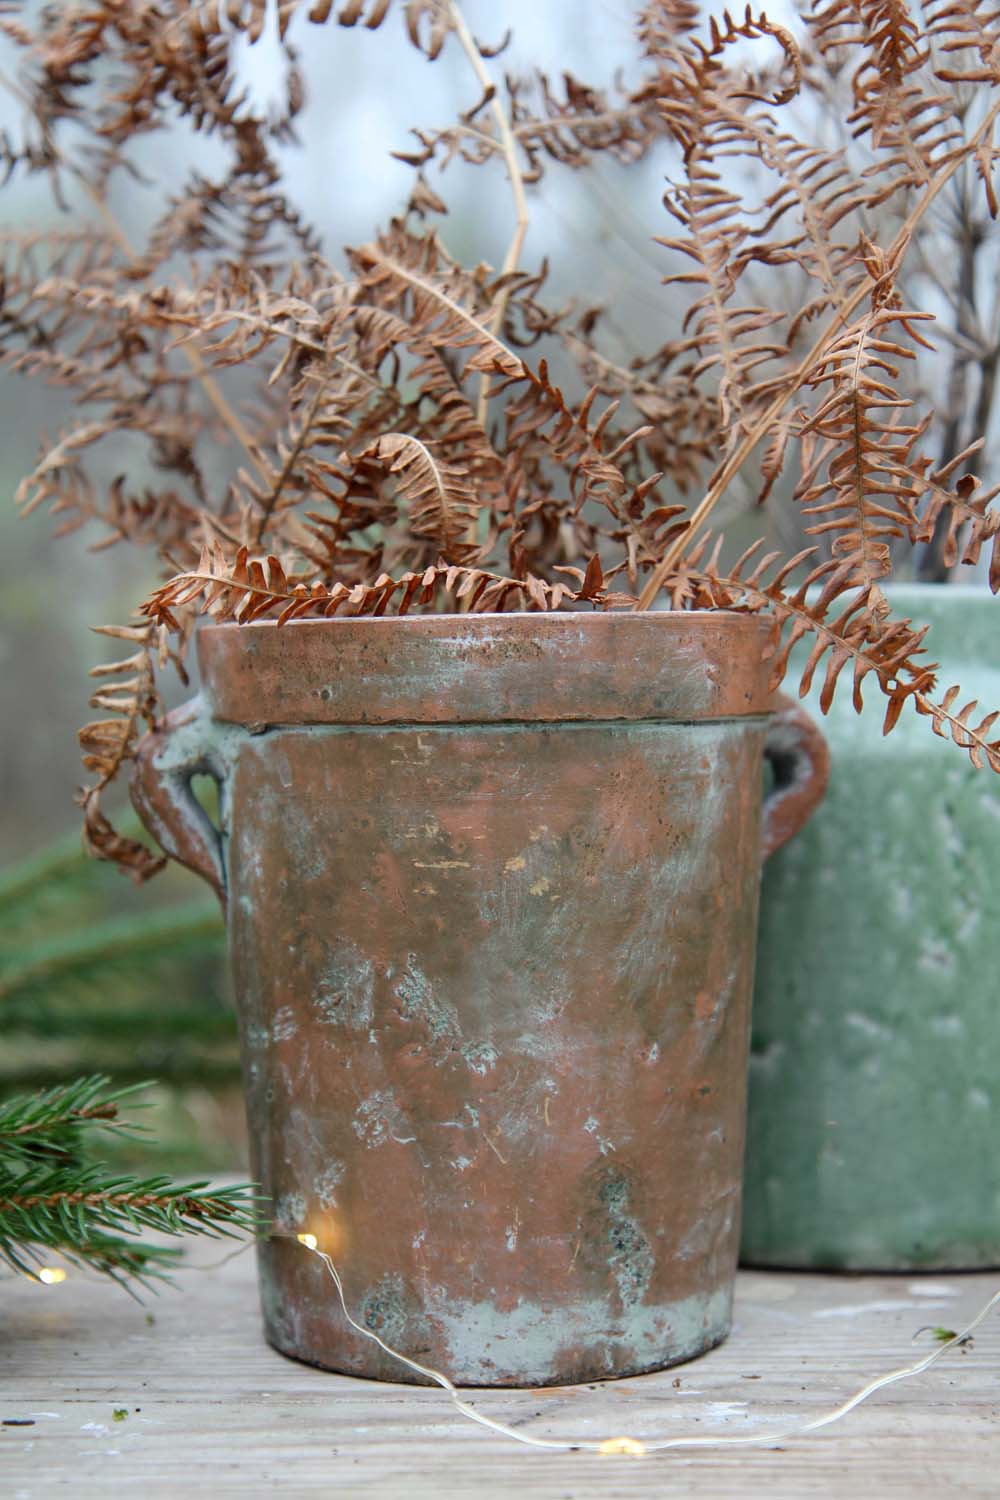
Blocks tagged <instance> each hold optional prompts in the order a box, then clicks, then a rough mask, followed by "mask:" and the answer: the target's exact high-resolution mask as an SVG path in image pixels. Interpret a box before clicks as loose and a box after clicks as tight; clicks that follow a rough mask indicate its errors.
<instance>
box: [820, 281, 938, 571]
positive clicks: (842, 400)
mask: <svg viewBox="0 0 1000 1500" xmlns="http://www.w3.org/2000/svg"><path fill="white" fill-rule="evenodd" d="M921 316H923V315H921V314H915V313H907V312H904V311H903V310H901V309H897V308H892V307H879V306H876V307H874V308H873V309H872V310H871V311H870V312H869V313H867V314H866V315H865V317H864V318H862V319H861V320H860V322H859V323H858V324H857V325H856V326H855V327H853V328H851V329H848V330H847V331H846V332H845V333H844V334H842V335H841V337H840V338H839V339H836V340H835V341H834V342H833V343H832V344H831V345H830V346H829V349H828V351H827V353H826V355H825V357H824V358H823V360H822V361H821V362H820V363H819V364H818V365H817V367H816V369H815V371H814V373H813V374H812V375H811V376H810V378H809V381H808V384H809V385H810V386H811V387H812V388H813V389H815V390H818V391H819V392H820V393H821V396H822V400H821V403H820V405H819V407H818V409H817V410H816V411H815V412H814V413H813V414H812V415H811V416H810V417H809V418H808V420H807V421H806V422H805V423H804V424H803V427H802V431H803V433H804V434H806V435H807V436H815V437H817V438H819V439H821V440H822V446H821V447H820V448H819V451H818V455H817V456H816V458H815V459H813V460H811V461H810V460H809V459H808V458H807V464H806V471H805V475H804V479H803V482H802V484H801V485H800V487H799V489H798V492H797V496H796V498H797V499H798V500H799V501H800V503H801V505H802V509H803V510H804V511H805V512H806V514H807V515H810V516H819V517H821V518H822V519H820V520H819V521H815V522H813V524H812V525H810V526H809V527H807V531H808V533H809V534H810V535H811V536H823V535H832V536H833V538H834V541H833V555H834V557H835V558H845V557H850V558H852V559H854V561H855V564H856V568H857V573H856V577H854V578H853V579H852V582H856V583H857V584H858V585H860V586H862V587H866V588H867V587H871V585H873V584H875V583H877V582H878V581H879V580H880V579H882V578H885V577H887V575H888V574H889V573H890V572H891V558H890V552H889V542H890V540H891V539H892V538H894V537H898V536H903V535H909V534H910V533H911V532H912V531H913V529H914V527H915V524H916V511H915V487H914V484H913V482H912V478H911V475H910V473H909V471H908V470H909V464H910V460H911V457H912V453H913V446H914V443H915V441H916V439H917V437H918V436H919V434H920V432H921V431H922V429H921V428H920V427H919V426H918V425H917V424H913V423H911V424H909V425H907V424H904V423H903V422H902V421H901V420H900V416H899V414H900V412H901V411H903V410H905V409H906V408H908V407H909V405H910V402H909V400H908V399H907V398H905V397H902V396H900V395H899V394H898V393H897V391H896V389H895V387H894V386H892V385H890V384H888V383H887V380H886V378H885V377H886V376H888V377H889V379H895V378H896V377H898V374H899V370H898V366H897V364H896V363H894V361H902V360H905V359H912V358H913V351H912V350H911V349H909V348H907V347H906V346H905V345H903V344H900V343H899V341H898V338H895V337H891V336H890V334H891V332H892V331H893V330H894V329H895V328H897V327H899V326H902V328H903V329H905V330H907V331H911V330H912V324H913V323H914V322H915V321H917V320H918V319H919V317H921ZM884 413H889V415H888V417H886V416H884V415H883V414H884ZM807 451H808V450H807ZM817 471H820V472H821V477H820V478H818V479H817V478H816V474H817Z"/></svg>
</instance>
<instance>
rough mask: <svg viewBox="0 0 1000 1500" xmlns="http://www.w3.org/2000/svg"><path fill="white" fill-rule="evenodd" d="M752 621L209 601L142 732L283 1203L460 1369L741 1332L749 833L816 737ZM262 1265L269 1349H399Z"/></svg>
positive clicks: (393, 1332) (519, 1374)
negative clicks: (227, 612)
mask: <svg viewBox="0 0 1000 1500" xmlns="http://www.w3.org/2000/svg"><path fill="white" fill-rule="evenodd" d="M767 632H768V627H767V626H766V625H765V624H764V623H763V622H761V621H757V620H753V619H750V618H748V617H745V616H738V615H733V614H730V615H726V614H704V615H698V614H690V613H688V614H666V613H664V614H659V613H658V614H647V615H642V614H631V613H629V614H617V615H609V614H596V613H595V614H555V615H537V614H532V615H477V616H440V615H438V616H430V617H417V618H404V619H395V618H392V619H330V620H320V621H314V622H300V623H297V624H292V625H288V626H285V627H283V628H281V629H279V628H278V627H276V626H275V625H273V624H256V625H249V626H236V625H225V626H213V627H210V628H207V629H204V630H202V631H201V633H200V636H199V656H200V663H201V672H202V680H203V683H204V690H203V696H202V697H201V698H199V699H196V700H195V701H194V702H193V703H191V704H189V705H187V707H185V708H183V709H181V710H178V711H177V712H176V713H174V714H172V715H170V717H169V718H168V720H167V721H166V724H165V726H164V728H163V730H162V731H161V732H159V733H156V734H154V735H151V736H149V737H148V738H147V739H146V740H145V741H144V743H143V745H142V747H141V748H140V752H139V758H138V766H137V771H136V779H135V783H134V790H133V795H134V798H135V802H136V805H137V807H138V809H139V811H140V813H141V815H142V817H143V818H144V820H145V822H146V824H147V826H148V827H149V828H150V829H151V831H152V832H153V833H154V834H155V836H156V837H157V838H158V839H159V841H160V843H161V844H162V845H163V847H164V849H165V850H166V851H167V852H168V853H169V854H172V855H173V856H174V857H175V858H176V859H178V860H180V861H181V863H183V864H186V865H188V866H189V867H190V868H191V869H193V870H197V871H198V872H199V873H200V874H202V875H204V876H205V878H206V879H207V880H209V881H210V882H211V884H212V885H213V886H214V887H215V889H216V890H217V891H218V893H219V896H220V898H221V899H222V902H223V904H224V905H225V906H227V907H228V918H229V931H230V943H231V948H232V955H233V966H234V973H235V982H236V992H237V997H238V1005H239V1012H240V1027H241V1035H242V1052H243V1068H244V1075H245V1082H246V1092H247V1111H248V1116H249V1123H250V1136H251V1141H252V1152H253V1167H254V1172H255V1175H256V1176H257V1178H258V1180H259V1181H260V1182H261V1184H262V1186H263V1188H264V1191H265V1192H266V1193H268V1194H269V1195H270V1196H271V1198H272V1200H273V1206H274V1214H275V1220H276V1224H277V1227H278V1228H279V1229H280V1230H283V1231H285V1232H286V1233H291V1234H294V1233H295V1232H300V1231H301V1232H307V1233H311V1234H315V1235H316V1237H317V1239H318V1241H319V1243H320V1245H321V1247H324V1248H326V1249H328V1250H329V1251H330V1253H331V1254H332V1255H333V1257H334V1259H335V1260H336V1262H337V1264H338V1266H339V1268H340V1271H341V1274H342V1276H343V1281H344V1286H345V1291H346V1295H347V1299H348V1305H349V1306H350V1307H351V1309H352V1312H353V1313H354V1315H355V1316H356V1317H357V1318H358V1319H359V1321H361V1322H362V1323H364V1324H366V1325H367V1326H368V1327H370V1328H372V1329H374V1330H375V1331H377V1332H378V1333H379V1334H380V1335H381V1336H382V1337H383V1338H384V1339H386V1340H387V1341H388V1342H389V1343H391V1344H392V1345H394V1346H395V1347H397V1348H399V1349H400V1350H402V1351H403V1352H404V1353H406V1354H408V1355H410V1356H411V1357H412V1358H415V1359H417V1360H419V1361H421V1362H422V1363H424V1364H428V1363H429V1364H431V1365H434V1366H436V1367H438V1368H441V1369H443V1370H444V1371H446V1372H447V1373H448V1374H449V1375H450V1376H451V1377H452V1378H453V1379H454V1380H455V1381H456V1382H458V1383H461V1384H477V1385H537V1384H556V1383H563V1382H570V1381H580V1380H591V1379H594V1378H598V1377H602V1376H610V1375H626V1374H632V1373H636V1372H639V1371H643V1370H651V1369H657V1368H660V1367H662V1366H664V1365H668V1364H671V1363H673V1362H675V1361H678V1360H682V1359H687V1358H690V1357H691V1356H692V1355H695V1354H698V1353H699V1352H701V1351H702V1350H704V1349H707V1348H709V1347H710V1346H711V1345H713V1344H715V1343H717V1342H718V1341H719V1340H720V1339H722V1338H724V1337H725V1334H726V1332H727V1331H728V1327H729V1318H730V1301H731V1292H732V1281H733V1272H734V1267H735V1264H736V1251H737V1234H738V1229H739V1203H740V1179H741V1164H742V1154H743V1133H744V1113H745V1097H746V1064H747V1033H748V1014H747V1012H748V1005H749V999H750V985H751V976H752V973H753V959H754V938H755V924H756V918H757V891H758V882H759V870H760V860H761V849H762V840H763V849H764V851H765V852H769V851H770V850H771V849H773V848H775V847H777V845H778V844H779V843H780V842H783V841H784V839H785V838H787V837H788V836H789V835H790V834H791V833H792V832H794V830H795V828H796V827H798V825H799V824H800V823H801V822H802V821H804V819H805V818H806V817H807V816H808V813H809V812H810V810H811V809H812V807H813V806H814V804H815V803H816V802H817V800H818V799H819V797H820V796H821V795H822V790H823V785H824V782H825V767H826V762H825V748H824V746H823V741H822V739H821V738H820V737H819V735H818V733H817V731H816V730H815V729H814V728H813V726H812V724H811V722H810V721H809V720H808V719H806V718H805V716H804V715H802V714H801V712H800V711H799V710H797V709H793V708H785V709H783V711H782V712H781V713H780V714H779V715H778V716H777V717H776V718H773V717H771V711H772V709H773V707H774V702H773V700H772V697H771V695H770V693H769V690H768V685H767V684H768V665H767V662H766V661H765V660H764V657H765V655H766V650H767V644H768V633H767ZM762 754H763V755H767V756H768V757H769V758H770V760H771V762H772V764H773V767H774V771H775V786H774V789H773V791H772V792H771V794H770V795H769V797H768V798H767V800H766V802H765V805H764V820H763V832H762V829H761V817H760V812H761V787H762V780H763V778H762V759H761V758H762ZM202 772H207V773H208V774H209V775H211V776H213V777H214V778H215V779H216V781H217V782H218V784H219V788H220V794H221V795H220V807H221V813H220V827H219V828H216V827H214V826H213V825H212V824H211V823H210V822H209V820H208V818H207V816H206V815H205V813H204V812H203V811H202V809H201V807H200V805H199V804H198V802H197V801H196V800H195V798H194V796H193V795H192V792H191V778H192V776H194V775H195V774H198V773H202ZM260 1272H261V1288H262V1300H263V1307H264V1320H265V1326H266V1332H267V1337H268V1338H269V1340H270V1341H271V1342H272V1343H273V1344H274V1345H275V1346H276V1347H277V1348H278V1349H281V1350H283V1351H284V1352H285V1353H286V1354H291V1355H294V1356H295V1357H296V1358H299V1359H304V1360H308V1361H310V1362H312V1363H315V1364H320V1365H324V1366H328V1367H329V1368H331V1369H335V1370H341V1371H345V1372H349V1373H351V1374H361V1375H371V1376H376V1377H379V1378H384V1379H391V1380H399V1379H400V1378H403V1379H405V1378H406V1376H405V1374H404V1373H403V1372H402V1370H401V1367H400V1366H399V1365H398V1364H396V1363H395V1362H393V1361H391V1360H390V1359H389V1358H388V1357H387V1356H385V1355H383V1354H382V1353H381V1352H380V1351H379V1350H378V1348H377V1347H376V1346H375V1345H374V1344H373V1343H372V1342H371V1341H369V1340H366V1339H363V1338H361V1337H359V1336H358V1335H356V1334H354V1333H352V1332H351V1330H350V1329H349V1328H348V1327H347V1325H346V1324H345V1323H344V1320H343V1317H342V1315H341V1313H340V1310H339V1307H338V1306H337V1304H336V1302H335V1296H334V1294H333V1288H332V1286H331V1283H330V1281H329V1280H328V1279H327V1277H326V1274H325V1271H324V1268H323V1266H322V1264H321V1263H320V1262H319V1261H318V1260H317V1259H316V1257H314V1256H310V1255H309V1254H308V1253H307V1252H306V1251H304V1250H303V1249H302V1248H301V1246H299V1245H298V1244H296V1243H295V1242H294V1239H290V1238H272V1239H271V1240H270V1241H269V1242H267V1243H264V1244H262V1245H261V1247H260Z"/></svg>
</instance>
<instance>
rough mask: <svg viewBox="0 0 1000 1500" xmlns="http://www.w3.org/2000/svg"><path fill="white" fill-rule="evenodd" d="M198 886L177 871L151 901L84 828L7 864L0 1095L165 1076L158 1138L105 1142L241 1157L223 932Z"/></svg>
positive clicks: (1, 938) (171, 1155)
mask: <svg viewBox="0 0 1000 1500" xmlns="http://www.w3.org/2000/svg"><path fill="white" fill-rule="evenodd" d="M194 888H196V887H195V882H194V881H193V880H191V879H190V877H187V875H186V872H183V871H176V872H175V873H174V876H173V879H172V880H171V881H166V882H165V889H164V892H163V896H162V897H159V899H157V900H154V899H153V898H151V896H150V893H149V892H148V890H147V891H138V890H135V889H134V888H133V887H132V886H131V885H130V884H129V883H128V882H127V881H125V880H123V879H122V878H121V876H120V875H119V874H118V873H117V872H116V871H113V870H112V869H110V868H109V867H107V866H101V865H98V864H97V863H96V862H95V861H93V860H91V859H88V858H87V857H86V855H85V854H84V853H83V851H82V849H81V846H80V838H79V835H78V834H73V835H72V836H70V837H69V838H67V839H65V840H62V841H60V842H59V843H57V844H55V845H53V846H51V847H50V848H48V849H46V850H44V851H43V852H42V853H41V854H38V855H36V856H34V857H33V858H30V859H26V860H23V861H21V862H19V863H18V864H16V865H14V866H12V867H10V868H8V869H7V870H6V871H4V872H3V873H2V874H0V1032H2V1034H3V1039H4V1045H3V1048H2V1049H0V1099H2V1098H4V1097H6V1096H7V1095H9V1094H10V1092H11V1091H12V1090H13V1089H23V1088H26V1087H32V1088H45V1087H51V1086H53V1085H57V1084H60V1083H65V1082H67V1081H68V1080H70V1079H73V1078H76V1077H77V1076H78V1075H79V1074H81V1073H96V1072H100V1073H102V1074H107V1075H109V1077H110V1078H111V1079H112V1080H113V1082H114V1084H115V1086H123V1085H125V1084H128V1083H134V1082H136V1081H138V1080H140V1079H143V1080H144V1079H146V1078H148V1077H150V1076H156V1077H157V1078H158V1079H159V1080H160V1083H159V1084H158V1086H157V1088H156V1089H155V1091H154V1093H153V1098H152V1107H151V1111H150V1120H151V1125H152V1129H151V1131H150V1132H149V1135H148V1139H147V1138H145V1137H143V1136H139V1137H137V1136H136V1135H135V1134H134V1133H129V1134H127V1135H125V1136H120V1135H119V1136H115V1137H112V1138H111V1139H110V1141H109V1143H108V1145H109V1153H108V1154H109V1155H110V1156H111V1158H112V1160H113V1161H115V1162H116V1163H117V1164H119V1165H122V1166H127V1167H130V1168H143V1167H149V1166H152V1165H157V1164H159V1165H162V1164H163V1163H164V1162H168V1161H169V1164H170V1167H171V1169H173V1170H203V1169H208V1170H221V1169H225V1168H232V1167H235V1166H238V1165H240V1159H241V1151H240V1148H239V1144H238V1143H239V1136H240V1125H239V1121H240V1105H239V1102H238V1095H239V1082H238V1080H239V1064H238V1047H237V1040H236V1023H235V1019H234V1016H233V1012H232V1008H231V1005H230V1003H229V996H228V982H227V969H226V959H225V933H224V928H223V923H222V918H221V916H220V913H219V909H218V906H217V904H216V903H215V902H214V900H212V899H205V898H198V899H195V900H191V899H190V898H189V894H188V893H189V891H190V890H192V889H194ZM158 895H159V893H158Z"/></svg>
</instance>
